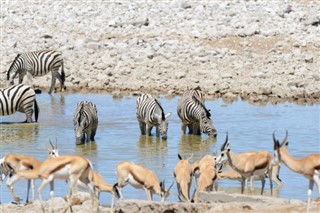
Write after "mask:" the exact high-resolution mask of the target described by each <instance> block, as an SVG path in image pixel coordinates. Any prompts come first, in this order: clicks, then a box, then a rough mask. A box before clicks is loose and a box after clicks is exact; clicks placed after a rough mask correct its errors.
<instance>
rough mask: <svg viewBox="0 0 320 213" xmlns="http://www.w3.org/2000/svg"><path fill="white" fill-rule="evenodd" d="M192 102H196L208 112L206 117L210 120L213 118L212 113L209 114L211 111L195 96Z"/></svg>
mask: <svg viewBox="0 0 320 213" xmlns="http://www.w3.org/2000/svg"><path fill="white" fill-rule="evenodd" d="M192 100H193V101H194V102H196V104H199V105H200V106H201V107H202V108H203V109H204V110H205V111H206V115H207V117H208V118H210V117H211V113H210V112H209V110H208V109H207V108H206V107H205V105H203V104H202V103H201V102H200V101H199V100H198V99H197V98H196V97H195V96H192Z"/></svg>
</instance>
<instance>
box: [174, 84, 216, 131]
mask: <svg viewBox="0 0 320 213" xmlns="http://www.w3.org/2000/svg"><path fill="white" fill-rule="evenodd" d="M204 102H205V100H204V95H203V93H202V92H201V90H200V88H196V89H188V90H187V91H186V92H184V94H183V95H182V97H181V98H180V99H179V101H178V107H177V113H178V116H179V118H180V120H181V130H182V134H186V128H187V127H188V129H189V134H194V135H200V134H201V132H203V133H206V134H207V135H209V136H212V137H216V136H217V131H216V129H215V128H214V126H213V122H212V120H211V114H210V111H209V110H208V109H207V108H206V107H205V105H204Z"/></svg>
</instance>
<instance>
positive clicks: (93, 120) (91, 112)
mask: <svg viewBox="0 0 320 213" xmlns="http://www.w3.org/2000/svg"><path fill="white" fill-rule="evenodd" d="M73 125H74V131H75V134H76V143H77V144H82V143H84V141H85V139H86V142H89V141H94V136H95V135H96V131H97V127H98V114H97V108H96V105H95V104H94V103H92V102H89V101H81V102H79V103H78V104H77V107H76V111H75V113H74V116H73Z"/></svg>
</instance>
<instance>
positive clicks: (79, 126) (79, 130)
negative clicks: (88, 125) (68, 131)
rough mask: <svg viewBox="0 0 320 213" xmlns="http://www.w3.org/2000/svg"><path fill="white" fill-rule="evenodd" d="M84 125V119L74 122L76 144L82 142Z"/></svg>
mask: <svg viewBox="0 0 320 213" xmlns="http://www.w3.org/2000/svg"><path fill="white" fill-rule="evenodd" d="M84 126H85V120H81V119H80V118H79V120H78V121H77V122H75V123H74V131H75V134H76V143H77V144H83V143H84V139H85V136H84V131H83V130H84Z"/></svg>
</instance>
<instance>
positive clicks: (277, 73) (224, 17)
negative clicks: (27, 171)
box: [0, 0, 320, 104]
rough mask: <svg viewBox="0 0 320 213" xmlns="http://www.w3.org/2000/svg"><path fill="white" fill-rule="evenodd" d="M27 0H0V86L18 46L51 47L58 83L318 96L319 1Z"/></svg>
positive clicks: (267, 98)
mask: <svg viewBox="0 0 320 213" xmlns="http://www.w3.org/2000/svg"><path fill="white" fill-rule="evenodd" d="M27 2H28V4H23V5H21V4H20V2H19V1H5V2H1V6H2V13H1V19H2V20H3V21H2V22H1V29H2V31H1V32H2V36H1V49H2V51H1V65H0V72H1V73H2V75H1V76H2V77H0V84H1V85H2V86H4V85H5V76H6V70H7V69H8V68H9V67H10V64H11V62H12V61H13V59H14V58H15V56H16V55H17V54H18V53H20V52H27V51H35V50H41V49H56V50H59V51H62V53H63V56H64V63H65V66H64V68H65V72H66V86H67V88H68V92H108V93H112V94H114V95H135V94H137V93H139V92H141V91H143V92H145V91H148V92H152V93H154V94H160V93H161V94H165V95H169V96H172V95H180V94H181V93H182V92H183V91H184V90H185V89H186V88H187V87H189V88H190V87H196V86H200V87H201V88H202V90H203V91H204V92H205V94H206V95H207V98H209V99H216V98H220V97H222V98H223V99H226V100H231V101H232V100H236V99H237V98H238V97H240V98H241V99H243V100H246V101H249V102H252V103H268V102H271V103H279V102H284V101H290V102H296V103H299V104H319V103H320V45H319V44H320V37H319V36H318V35H319V34H320V15H319V14H320V13H319V11H320V2H319V1H309V0H289V1H285V2H281V1H244V0H240V1H209V0H201V1H170V2H168V1H157V2H154V1H134V2H129V1H100V2H97V1H92V2H88V1H52V0H50V1H46V2H45V4H44V3H42V2H41V1H40V2H33V1H27ZM16 81H17V80H16ZM50 82H51V75H50V74H48V75H46V76H44V77H38V78H35V79H34V85H35V86H36V87H43V88H46V89H45V90H44V91H47V90H48V88H49V86H50ZM56 86H57V87H58V84H56Z"/></svg>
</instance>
